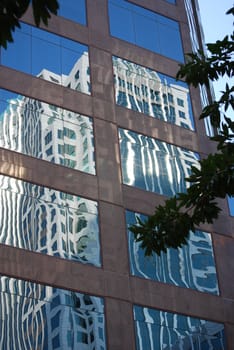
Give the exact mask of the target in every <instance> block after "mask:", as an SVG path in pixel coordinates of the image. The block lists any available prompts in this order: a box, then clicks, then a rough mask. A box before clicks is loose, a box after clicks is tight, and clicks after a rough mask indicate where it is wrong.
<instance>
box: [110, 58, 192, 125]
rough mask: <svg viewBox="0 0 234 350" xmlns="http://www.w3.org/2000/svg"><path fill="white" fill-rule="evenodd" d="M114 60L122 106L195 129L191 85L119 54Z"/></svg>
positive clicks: (117, 90)
mask: <svg viewBox="0 0 234 350" xmlns="http://www.w3.org/2000/svg"><path fill="white" fill-rule="evenodd" d="M112 61H113V70H114V82H115V98H116V103H117V104H118V105H120V106H122V107H126V108H128V109H131V110H133V111H137V112H140V113H144V114H146V115H149V116H151V117H155V118H157V119H159V120H163V121H166V122H169V123H171V124H176V125H178V126H182V127H184V128H186V129H190V130H194V120H193V115H192V106H191V100H190V96H189V89H188V86H187V84H185V83H184V82H180V81H176V80H175V79H173V78H171V77H169V76H166V75H164V74H161V73H158V72H156V71H153V70H151V69H149V68H146V67H143V66H140V65H138V64H135V63H133V62H130V61H127V60H124V59H122V58H119V57H115V56H113V58H112Z"/></svg>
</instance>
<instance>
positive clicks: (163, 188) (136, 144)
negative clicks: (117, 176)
mask: <svg viewBox="0 0 234 350" xmlns="http://www.w3.org/2000/svg"><path fill="white" fill-rule="evenodd" d="M119 139H120V153H121V165H122V177H123V183H124V184H125V185H130V186H135V187H138V188H141V189H143V190H146V191H151V192H156V193H159V194H163V195H166V196H173V195H175V194H176V193H178V192H185V191H186V186H187V184H186V183H185V180H184V178H185V177H188V176H189V174H190V168H191V165H194V166H196V165H197V161H198V154H197V153H194V152H192V151H189V150H187V149H185V148H181V147H177V146H174V145H172V144H169V143H166V142H162V141H159V140H157V139H153V138H151V137H149V136H145V135H141V134H137V133H135V132H133V131H131V130H124V129H119Z"/></svg>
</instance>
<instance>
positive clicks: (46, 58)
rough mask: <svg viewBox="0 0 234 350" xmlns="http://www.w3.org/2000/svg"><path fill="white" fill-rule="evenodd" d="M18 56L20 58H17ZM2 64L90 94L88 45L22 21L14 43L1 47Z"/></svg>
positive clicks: (0, 58)
mask: <svg viewBox="0 0 234 350" xmlns="http://www.w3.org/2000/svg"><path fill="white" fill-rule="evenodd" d="M16 57H17V59H16ZM0 62H1V64H2V65H4V66H7V67H10V68H13V69H16V70H18V71H20V72H24V73H27V74H31V75H33V76H35V77H38V78H41V79H44V80H47V81H50V82H51V83H54V84H59V85H62V86H65V87H67V88H70V89H73V90H76V91H80V92H83V93H85V94H90V91H91V86H90V75H89V55H88V47H87V46H85V45H83V44H80V43H79V42H75V41H72V40H69V39H66V38H64V37H61V36H59V35H56V34H52V33H49V32H47V31H45V30H42V29H39V28H35V27H33V26H30V25H28V24H25V23H21V28H20V29H16V30H15V33H14V43H11V44H9V45H8V48H7V50H4V49H1V50H0Z"/></svg>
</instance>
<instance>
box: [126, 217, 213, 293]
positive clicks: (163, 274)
mask: <svg viewBox="0 0 234 350" xmlns="http://www.w3.org/2000/svg"><path fill="white" fill-rule="evenodd" d="M137 217H139V218H140V219H141V221H145V219H146V216H144V215H141V214H138V213H134V212H131V211H126V222H127V226H129V225H133V224H134V225H135V224H137ZM128 249H129V256H130V267H131V274H132V275H133V276H137V277H142V278H146V279H152V280H154V281H158V282H163V283H169V284H174V285H176V286H179V287H185V288H192V289H195V290H198V291H201V292H206V293H212V294H216V295H219V289H218V281H217V274H216V268H215V260H214V252H213V246H212V239H211V234H209V233H207V232H202V231H196V232H195V233H193V232H190V237H189V239H188V244H187V245H183V246H182V248H179V249H172V248H171V249H168V250H167V253H162V254H161V256H158V255H157V254H153V255H152V256H151V257H145V254H144V250H143V249H142V248H141V247H140V243H139V242H136V241H135V240H134V236H133V234H132V233H131V232H130V231H128Z"/></svg>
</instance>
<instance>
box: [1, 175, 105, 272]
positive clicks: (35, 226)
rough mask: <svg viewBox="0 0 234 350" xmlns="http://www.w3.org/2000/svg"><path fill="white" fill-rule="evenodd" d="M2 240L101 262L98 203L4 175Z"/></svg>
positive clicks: (81, 259)
mask: <svg viewBox="0 0 234 350" xmlns="http://www.w3.org/2000/svg"><path fill="white" fill-rule="evenodd" d="M0 202H1V216H0V227H1V232H0V243H3V244H7V245H11V246H14V247H18V248H23V249H28V250H32V251H36V252H38V253H44V254H48V255H53V256H58V257H61V258H64V259H69V260H76V261H78V262H81V263H90V264H93V265H95V266H100V265H101V262H100V243H99V225H98V209H97V203H96V202H94V201H91V200H88V199H86V198H82V197H78V196H75V195H70V194H67V193H64V192H59V191H56V190H53V189H49V188H46V187H42V186H37V185H33V184H31V183H29V182H24V181H20V180H16V179H13V178H10V177H7V176H3V175H1V176H0Z"/></svg>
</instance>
